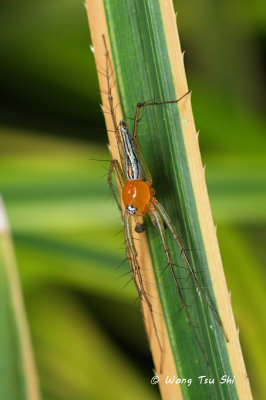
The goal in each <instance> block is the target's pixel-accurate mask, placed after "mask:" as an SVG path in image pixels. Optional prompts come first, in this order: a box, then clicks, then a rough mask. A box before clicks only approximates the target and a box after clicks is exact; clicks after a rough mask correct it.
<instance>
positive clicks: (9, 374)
mask: <svg viewBox="0 0 266 400" xmlns="http://www.w3.org/2000/svg"><path fill="white" fill-rule="evenodd" d="M0 296H1V301H0V304H1V309H0V398H1V399H5V400H14V399H17V400H38V399H39V392H38V385H37V378H36V375H35V374H36V372H35V366H34V361H33V354H32V348H31V343H30V339H29V332H28V327H27V321H26V316H25V311H24V305H23V299H22V294H21V289H20V284H19V278H18V276H17V271H16V262H15V256H14V250H13V246H12V241H11V238H10V235H9V232H8V222H7V217H6V214H5V210H4V206H3V202H2V199H0Z"/></svg>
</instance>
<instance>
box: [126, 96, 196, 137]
mask: <svg viewBox="0 0 266 400" xmlns="http://www.w3.org/2000/svg"><path fill="white" fill-rule="evenodd" d="M189 93H191V92H190V91H188V92H186V93H185V94H183V96H181V97H179V99H176V100H163V101H153V102H146V103H138V104H137V108H136V112H135V118H134V120H135V122H134V131H133V138H134V139H137V135H138V124H139V114H140V110H141V108H142V107H146V106H159V105H163V104H175V103H178V102H179V101H180V100H182V99H183V98H184V97H185V96H187V95H188V94H189Z"/></svg>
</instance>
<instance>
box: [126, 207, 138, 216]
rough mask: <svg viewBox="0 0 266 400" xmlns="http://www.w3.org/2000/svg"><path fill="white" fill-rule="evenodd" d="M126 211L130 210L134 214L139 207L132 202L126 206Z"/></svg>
mask: <svg viewBox="0 0 266 400" xmlns="http://www.w3.org/2000/svg"><path fill="white" fill-rule="evenodd" d="M126 212H128V213H129V214H131V215H134V214H136V212H137V208H136V207H134V206H132V204H129V205H128V206H126Z"/></svg>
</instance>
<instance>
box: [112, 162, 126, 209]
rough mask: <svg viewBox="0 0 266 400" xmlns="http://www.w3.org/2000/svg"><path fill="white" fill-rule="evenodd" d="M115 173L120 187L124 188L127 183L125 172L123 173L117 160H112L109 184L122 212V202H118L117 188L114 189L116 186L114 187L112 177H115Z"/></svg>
mask: <svg viewBox="0 0 266 400" xmlns="http://www.w3.org/2000/svg"><path fill="white" fill-rule="evenodd" d="M114 171H115V173H116V176H117V179H118V181H119V184H120V187H123V186H124V184H125V183H126V178H125V175H124V172H123V170H122V168H121V167H120V164H119V162H118V161H117V160H112V161H111V165H110V168H109V171H108V183H109V186H110V190H111V192H112V195H113V196H114V199H115V201H116V204H117V205H118V208H119V210H120V211H122V209H121V205H120V201H119V200H118V197H117V195H116V192H115V188H114V185H113V181H112V175H113V172H114Z"/></svg>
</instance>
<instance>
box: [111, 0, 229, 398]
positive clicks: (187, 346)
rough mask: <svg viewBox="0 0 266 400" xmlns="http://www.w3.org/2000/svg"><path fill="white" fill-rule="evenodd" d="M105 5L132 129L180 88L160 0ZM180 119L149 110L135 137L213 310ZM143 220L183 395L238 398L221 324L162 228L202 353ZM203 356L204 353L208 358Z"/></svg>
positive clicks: (173, 110) (170, 110)
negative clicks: (228, 381)
mask: <svg viewBox="0 0 266 400" xmlns="http://www.w3.org/2000/svg"><path fill="white" fill-rule="evenodd" d="M104 6H105V13H106V20H107V24H108V31H109V39H110V43H111V49H112V58H113V62H114V69H115V71H116V81H117V85H118V89H119V93H120V101H121V106H122V111H123V118H124V119H125V121H126V122H127V125H128V126H129V127H130V128H131V131H132V125H133V124H132V121H131V120H130V117H134V113H135V108H136V104H137V103H138V102H143V101H148V100H150V99H154V98H155V101H156V100H157V101H160V100H173V99H175V98H177V97H180V96H182V95H184V93H178V94H176V92H175V90H174V83H173V77H172V72H171V67H170V61H169V58H168V50H167V44H166V39H165V32H164V29H165V28H164V26H163V23H162V16H161V10H160V4H159V2H158V1H156V0H153V1H145V2H142V1H131V0H126V1H124V2H123V3H120V2H119V3H118V2H117V1H104ZM185 123H187V121H180V118H179V114H178V111H177V107H176V105H165V106H160V107H159V106H157V107H153V108H151V107H147V109H145V110H144V111H143V113H142V120H141V131H140V136H139V142H140V146H141V149H142V150H143V154H144V158H145V161H146V162H147V164H148V166H149V168H150V171H151V173H152V176H153V187H154V188H155V190H156V197H157V198H158V199H159V201H160V202H161V203H162V204H163V205H164V207H165V208H166V210H167V212H168V213H169V215H170V217H171V220H172V221H173V223H174V225H175V226H176V228H177V229H178V232H179V235H180V237H181V238H182V241H183V242H184V245H185V248H186V249H188V251H189V250H191V251H190V253H189V254H190V259H191V261H192V264H193V268H194V269H195V270H196V271H197V273H198V276H199V280H200V282H201V285H202V287H204V288H205V287H207V292H206V293H207V294H206V295H207V297H208V299H209V301H210V303H211V304H212V305H213V306H214V307H216V302H215V298H214V293H213V290H212V284H211V279H210V275H209V272H208V261H207V258H206V255H205V251H204V244H203V239H202V233H201V229H200V225H199V218H198V215H197V209H196V202H195V198H194V190H193V187H192V181H191V176H190V171H189V167H188V160H187V153H186V149H185V144H184V137H183V129H182V126H183V124H185ZM146 222H147V225H148V229H147V236H148V241H149V247H150V252H151V256H152V260H153V269H154V273H155V276H156V280H157V285H158V288H159V293H160V299H161V303H162V307H163V313H164V319H165V322H166V325H167V330H168V335H169V339H170V343H171V347H172V352H173V356H174V360H175V364H176V368H177V372H178V376H179V377H180V378H187V379H188V378H192V380H193V385H191V386H186V385H184V386H182V387H181V389H182V393H183V397H184V398H189V399H192V398H197V399H198V398H210V397H212V398H215V399H220V398H226V399H235V398H237V394H236V389H235V386H234V385H221V384H220V383H219V382H220V378H221V377H222V376H223V375H227V376H231V377H233V375H232V371H231V367H230V363H229V359H228V354H227V350H226V346H225V338H224V335H223V332H222V330H221V327H220V326H219V325H218V324H217V321H216V320H215V318H214V317H213V315H212V314H211V313H210V310H209V309H208V307H207V306H206V304H205V303H204V301H203V299H202V297H201V296H200V295H199V293H198V291H197V290H196V287H195V285H194V284H193V281H191V277H190V279H189V277H188V271H187V270H186V268H184V263H183V264H182V256H181V255H180V250H179V249H178V248H177V246H176V243H175V242H174V241H173V240H172V238H171V236H170V235H169V232H167V237H168V241H169V243H170V249H171V251H172V253H173V254H175V263H176V265H178V266H181V268H180V269H178V272H177V274H178V279H179V280H180V282H184V286H185V287H184V289H183V297H184V298H185V302H186V304H187V305H188V306H189V313H190V316H191V319H192V321H193V324H194V325H195V326H196V328H195V329H196V331H197V336H198V337H199V340H200V342H201V345H202V348H203V349H204V351H202V350H201V348H200V346H199V344H198V343H197V340H195V335H194V334H193V330H192V329H191V326H190V324H189V323H188V320H187V316H186V314H185V312H184V311H183V310H182V306H181V304H180V300H179V296H178V293H177V289H176V286H175V283H174V280H173V277H172V274H171V271H170V269H169V268H164V267H166V257H165V254H164V251H163V250H162V248H161V246H160V244H161V242H160V238H159V237H158V232H157V231H156V229H155V228H154V227H153V226H152V224H151V223H150V222H149V221H148V220H147V221H146ZM162 271H163V273H162ZM202 271H204V272H202ZM188 280H189V284H187V281H188ZM203 353H205V355H207V359H208V360H209V362H208V363H206V359H205V358H206V357H204V355H203ZM202 375H204V376H206V377H207V378H210V379H215V384H213V385H210V384H209V385H203V384H200V383H199V379H198V377H199V376H202Z"/></svg>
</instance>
